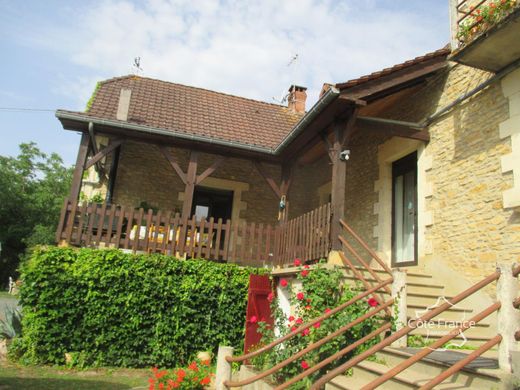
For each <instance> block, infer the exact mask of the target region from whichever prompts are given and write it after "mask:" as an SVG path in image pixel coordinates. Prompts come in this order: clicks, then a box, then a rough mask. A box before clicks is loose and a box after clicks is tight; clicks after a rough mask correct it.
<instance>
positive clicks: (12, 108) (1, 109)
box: [0, 107, 56, 112]
mask: <svg viewBox="0 0 520 390" xmlns="http://www.w3.org/2000/svg"><path fill="white" fill-rule="evenodd" d="M0 111H6V112H7V111H11V112H48V111H56V110H54V109H50V108H24V107H0Z"/></svg>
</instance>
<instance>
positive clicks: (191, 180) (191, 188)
mask: <svg viewBox="0 0 520 390" xmlns="http://www.w3.org/2000/svg"><path fill="white" fill-rule="evenodd" d="M198 158H199V152H197V151H195V150H192V151H191V153H190V162H189V163H188V172H187V173H186V187H185V189H184V203H183V205H182V218H183V220H185V221H186V220H188V219H189V218H190V216H191V206H192V205H193V193H194V192H195V183H196V181H197V160H198Z"/></svg>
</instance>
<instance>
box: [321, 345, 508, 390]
mask: <svg viewBox="0 0 520 390" xmlns="http://www.w3.org/2000/svg"><path fill="white" fill-rule="evenodd" d="M410 356H411V354H405V353H403V354H400V351H397V352H393V351H392V350H389V351H384V352H381V353H379V354H378V359H380V360H379V361H378V362H373V361H364V362H361V363H359V364H358V365H357V366H355V367H354V368H353V370H352V375H350V376H338V377H337V378H334V379H333V380H332V381H331V382H330V383H329V385H328V388H329V389H342V390H354V389H360V388H361V387H363V386H364V385H367V384H368V383H370V382H371V381H373V380H374V379H377V378H378V377H380V376H381V375H383V374H385V373H386V372H388V370H389V369H390V368H392V367H394V366H395V365H397V364H398V363H399V362H401V361H403V360H404V359H407V358H408V357H410ZM446 367H448V365H444V364H439V363H437V362H435V361H433V360H432V361H423V362H420V363H416V364H415V365H413V366H411V367H409V368H407V369H406V370H404V371H402V372H401V373H399V374H397V375H396V376H395V377H394V378H392V379H390V380H389V381H387V382H386V383H384V384H383V385H381V386H380V387H378V389H389V390H390V389H391V390H394V389H396V390H400V389H417V388H419V387H420V386H421V385H423V384H425V383H427V382H428V381H429V380H431V379H433V378H434V377H435V376H437V375H438V374H440V373H441V372H443V371H444V370H446ZM499 386H500V376H499V375H498V374H497V375H495V374H489V373H477V372H466V371H461V372H459V373H458V374H457V375H454V376H452V377H451V378H448V379H446V380H445V381H444V382H443V383H441V384H440V385H438V386H436V387H435V388H436V389H493V388H499Z"/></svg>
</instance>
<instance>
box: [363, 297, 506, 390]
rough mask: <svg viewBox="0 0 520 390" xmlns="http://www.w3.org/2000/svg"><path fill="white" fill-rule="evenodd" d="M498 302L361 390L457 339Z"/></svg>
mask: <svg viewBox="0 0 520 390" xmlns="http://www.w3.org/2000/svg"><path fill="white" fill-rule="evenodd" d="M500 306H501V304H500V302H496V303H494V304H492V305H491V306H489V307H488V308H487V309H485V310H483V311H481V312H480V313H478V314H477V315H475V316H473V317H472V318H471V319H470V320H468V321H465V322H463V323H462V324H461V325H460V326H458V327H457V328H454V329H452V330H451V331H450V332H449V333H448V334H446V335H445V336H443V337H441V338H440V339H438V340H437V341H435V342H434V343H433V344H432V345H429V346H428V347H426V348H424V349H422V350H421V351H419V352H418V353H416V354H414V355H413V356H411V357H410V358H408V359H406V360H405V361H403V362H401V363H400V364H398V365H397V366H395V367H393V368H392V369H391V370H390V371H387V372H386V373H385V374H383V375H381V376H380V377H378V378H377V379H374V380H373V381H372V382H370V383H369V384H367V385H365V386H363V387H362V388H361V390H372V389H375V388H376V387H378V386H380V385H382V384H383V383H385V382H386V381H388V380H390V379H392V378H393V377H395V376H396V375H397V374H399V373H400V372H402V371H404V370H406V369H407V368H408V367H410V366H411V365H413V364H415V363H417V362H418V361H419V360H421V359H422V358H423V357H425V356H428V355H429V354H430V353H432V352H433V351H434V350H435V349H436V348H440V347H442V346H443V345H444V344H446V343H447V342H448V341H450V340H451V339H453V338H455V337H457V336H458V335H459V334H460V333H461V332H463V331H465V330H466V329H468V328H469V327H470V326H471V324H473V323H478V322H480V321H482V320H483V319H484V318H486V317H488V316H489V315H490V314H491V313H494V312H495V311H497V310H498V309H500Z"/></svg>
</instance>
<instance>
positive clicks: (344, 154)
mask: <svg viewBox="0 0 520 390" xmlns="http://www.w3.org/2000/svg"><path fill="white" fill-rule="evenodd" d="M349 158H350V149H346V150H343V151H342V152H340V154H339V159H340V160H341V161H347V160H348V159H349Z"/></svg>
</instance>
